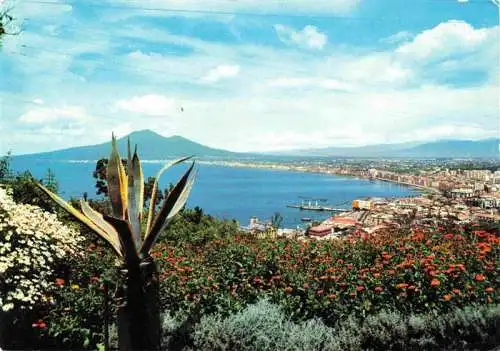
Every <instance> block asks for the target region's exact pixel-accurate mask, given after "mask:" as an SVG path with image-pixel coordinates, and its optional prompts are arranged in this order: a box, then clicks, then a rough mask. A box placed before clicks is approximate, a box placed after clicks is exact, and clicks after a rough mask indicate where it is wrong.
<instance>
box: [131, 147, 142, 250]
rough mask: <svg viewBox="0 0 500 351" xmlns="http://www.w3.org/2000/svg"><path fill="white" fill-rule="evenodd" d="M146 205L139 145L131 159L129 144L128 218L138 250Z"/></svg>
mask: <svg viewBox="0 0 500 351" xmlns="http://www.w3.org/2000/svg"><path fill="white" fill-rule="evenodd" d="M143 206H144V175H143V173H142V167H141V162H140V160H139V156H138V155H137V146H136V148H135V150H134V156H133V157H132V159H130V144H129V166H128V218H129V222H130V225H131V227H132V236H133V239H134V243H135V247H136V248H137V250H139V248H140V247H141V243H142V238H141V219H142V209H143Z"/></svg>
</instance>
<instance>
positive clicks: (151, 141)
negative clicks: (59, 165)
mask: <svg viewBox="0 0 500 351" xmlns="http://www.w3.org/2000/svg"><path fill="white" fill-rule="evenodd" d="M129 138H130V143H131V145H132V147H133V146H134V145H137V146H138V153H139V157H140V158H141V159H143V160H162V159H169V158H172V157H181V156H191V155H194V156H202V157H207V156H209V157H229V156H237V155H239V153H236V152H231V151H227V150H222V149H216V148H211V147H208V146H205V145H202V144H200V143H197V142H194V141H192V140H189V139H186V138H184V137H182V136H180V135H173V136H170V137H164V136H162V135H160V134H158V133H156V132H154V131H152V130H149V129H144V130H139V131H134V132H132V133H130V134H129V135H126V136H124V137H121V138H118V139H117V146H118V150H119V152H120V154H121V155H122V157H123V156H125V155H127V141H128V139H129ZM110 151H111V141H108V142H104V143H100V144H94V145H86V146H76V147H71V148H66V149H60V150H54V151H46V152H41V153H33V154H24V155H16V156H15V157H17V158H37V159H50V160H98V159H101V158H107V157H109V154H110Z"/></svg>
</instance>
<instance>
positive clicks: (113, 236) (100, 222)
mask: <svg viewBox="0 0 500 351" xmlns="http://www.w3.org/2000/svg"><path fill="white" fill-rule="evenodd" d="M80 205H81V207H82V211H83V214H84V215H85V216H86V217H87V218H89V219H90V220H91V221H92V222H93V223H94V224H95V225H96V226H98V227H99V228H101V229H102V230H103V231H104V232H105V233H106V234H107V235H108V239H107V240H108V241H109V242H110V243H111V246H113V248H114V249H115V251H116V252H117V253H118V255H120V256H123V253H122V251H121V245H120V239H119V238H118V233H117V232H116V230H115V228H113V226H112V225H111V224H109V223H108V222H106V221H105V220H104V217H103V216H102V214H100V213H99V212H97V211H96V210H94V209H93V208H92V207H90V205H89V204H88V202H86V201H83V200H80Z"/></svg>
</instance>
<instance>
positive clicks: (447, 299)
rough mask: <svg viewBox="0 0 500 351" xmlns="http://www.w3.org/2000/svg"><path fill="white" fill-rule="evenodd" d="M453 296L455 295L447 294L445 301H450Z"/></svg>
mask: <svg viewBox="0 0 500 351" xmlns="http://www.w3.org/2000/svg"><path fill="white" fill-rule="evenodd" d="M452 298H453V296H452V295H450V294H446V295H444V296H443V300H444V301H450V300H451V299H452Z"/></svg>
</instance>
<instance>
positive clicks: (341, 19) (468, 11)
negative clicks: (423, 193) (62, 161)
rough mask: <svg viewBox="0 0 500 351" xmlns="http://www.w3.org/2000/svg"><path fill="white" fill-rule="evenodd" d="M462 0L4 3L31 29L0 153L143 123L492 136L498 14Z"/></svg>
mask: <svg viewBox="0 0 500 351" xmlns="http://www.w3.org/2000/svg"><path fill="white" fill-rule="evenodd" d="M463 1H464V0H462V2H460V1H457V0H412V1H407V0H404V1H403V0H316V1H303V0H287V1H285V0H266V1H263V0H183V1H180V0H170V1H167V0H142V1H137V0H135V1H128V0H101V1H87V0H85V1H83V0H79V1H63V0H40V1H39V0H25V1H18V2H12V1H3V5H2V6H10V7H12V12H13V14H14V15H15V16H16V17H17V22H16V23H15V24H14V25H13V27H16V26H17V27H20V28H22V33H21V34H20V35H18V36H7V37H4V38H3V39H2V44H1V48H0V50H1V52H0V68H1V70H0V72H1V79H0V99H1V101H0V102H1V109H0V113H1V115H0V123H1V125H0V126H1V133H2V138H1V141H0V152H2V153H5V152H6V151H7V150H9V149H12V151H13V152H14V153H15V154H21V153H31V152H39V151H47V150H53V149H59V148H64V147H69V146H78V145H87V144H92V143H97V142H102V141H105V140H108V139H109V136H110V134H111V132H112V131H115V133H117V134H118V135H125V134H127V133H129V132H131V131H133V130H139V129H145V128H149V129H153V130H155V131H156V132H158V133H160V134H162V135H165V136H170V135H182V136H184V137H187V138H190V139H192V140H195V141H197V142H200V143H203V144H206V145H209V146H212V147H219V148H225V149H230V150H235V151H270V150H284V149H294V148H307V147H324V146H354V145H367V144H376V143H393V142H405V141H416V140H436V139H446V138H460V139H481V138H488V137H495V136H498V135H499V119H500V116H499V107H500V105H499V96H500V86H499V84H500V81H499V73H500V72H499V51H500V47H499V42H500V32H499V26H498V22H499V17H498V16H499V15H498V7H497V6H496V5H495V4H493V2H492V1H490V0H469V1H467V2H463ZM0 3H2V0H0ZM12 30H16V28H12Z"/></svg>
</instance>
